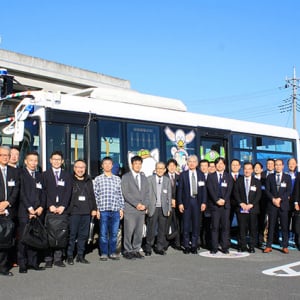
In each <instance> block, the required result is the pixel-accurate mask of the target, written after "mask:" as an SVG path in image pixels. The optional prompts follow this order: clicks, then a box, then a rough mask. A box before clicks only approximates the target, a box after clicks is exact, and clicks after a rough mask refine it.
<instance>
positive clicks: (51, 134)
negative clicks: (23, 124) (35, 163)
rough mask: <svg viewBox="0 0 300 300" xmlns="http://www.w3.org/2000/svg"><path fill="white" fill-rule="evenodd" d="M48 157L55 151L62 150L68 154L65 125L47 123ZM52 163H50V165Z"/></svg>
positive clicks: (64, 153)
mask: <svg viewBox="0 0 300 300" xmlns="http://www.w3.org/2000/svg"><path fill="white" fill-rule="evenodd" d="M46 136H47V143H46V145H47V159H49V158H50V155H51V153H52V152H53V151H61V152H62V153H63V155H64V157H65V155H66V151H65V150H66V149H65V148H66V129H65V125H54V124H47V133H46ZM48 164H49V163H48ZM49 166H50V165H48V167H49Z"/></svg>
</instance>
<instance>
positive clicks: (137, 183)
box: [135, 175, 140, 190]
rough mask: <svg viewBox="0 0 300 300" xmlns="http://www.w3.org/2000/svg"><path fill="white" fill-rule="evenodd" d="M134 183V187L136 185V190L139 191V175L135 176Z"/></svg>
mask: <svg viewBox="0 0 300 300" xmlns="http://www.w3.org/2000/svg"><path fill="white" fill-rule="evenodd" d="M135 182H136V185H137V187H138V189H139V190H140V182H139V175H136V176H135Z"/></svg>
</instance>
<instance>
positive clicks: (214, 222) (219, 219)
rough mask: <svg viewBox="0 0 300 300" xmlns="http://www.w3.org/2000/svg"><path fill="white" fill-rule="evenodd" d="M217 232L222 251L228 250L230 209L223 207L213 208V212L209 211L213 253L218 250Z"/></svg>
mask: <svg viewBox="0 0 300 300" xmlns="http://www.w3.org/2000/svg"><path fill="white" fill-rule="evenodd" d="M220 226H221V229H220ZM219 232H221V240H220V244H221V247H222V250H228V248H229V233H230V209H229V208H225V207H224V206H220V207H215V208H214V210H212V211H211V247H212V250H213V251H217V250H218V246H219Z"/></svg>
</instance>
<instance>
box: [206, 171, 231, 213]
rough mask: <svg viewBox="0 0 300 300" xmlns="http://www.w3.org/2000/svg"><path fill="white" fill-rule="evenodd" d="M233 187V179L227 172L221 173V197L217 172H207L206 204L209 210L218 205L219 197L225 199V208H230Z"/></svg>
mask: <svg viewBox="0 0 300 300" xmlns="http://www.w3.org/2000/svg"><path fill="white" fill-rule="evenodd" d="M232 189H233V179H232V176H231V175H230V174H228V173H227V172H224V173H223V177H222V187H221V197H219V178H218V174H217V172H214V173H211V174H208V176H207V193H208V205H209V208H210V209H211V210H215V209H216V208H217V207H218V205H217V203H216V202H217V201H218V200H219V198H222V199H224V200H225V208H230V196H231V192H232Z"/></svg>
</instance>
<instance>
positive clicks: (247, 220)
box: [234, 162, 261, 253]
mask: <svg viewBox="0 0 300 300" xmlns="http://www.w3.org/2000/svg"><path fill="white" fill-rule="evenodd" d="M252 173H253V166H252V164H251V163H250V162H246V163H244V176H239V178H238V179H237V181H236V183H235V184H234V198H235V199H236V200H237V203H238V207H239V211H238V213H237V217H238V223H239V232H240V235H239V238H240V239H239V248H238V250H239V251H240V252H245V251H247V250H249V252H250V253H254V252H255V250H254V246H255V244H256V239H257V215H258V213H259V200H260V198H261V184H260V181H259V180H258V179H256V178H254V176H252ZM248 231H249V236H250V241H249V249H247V235H248Z"/></svg>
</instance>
